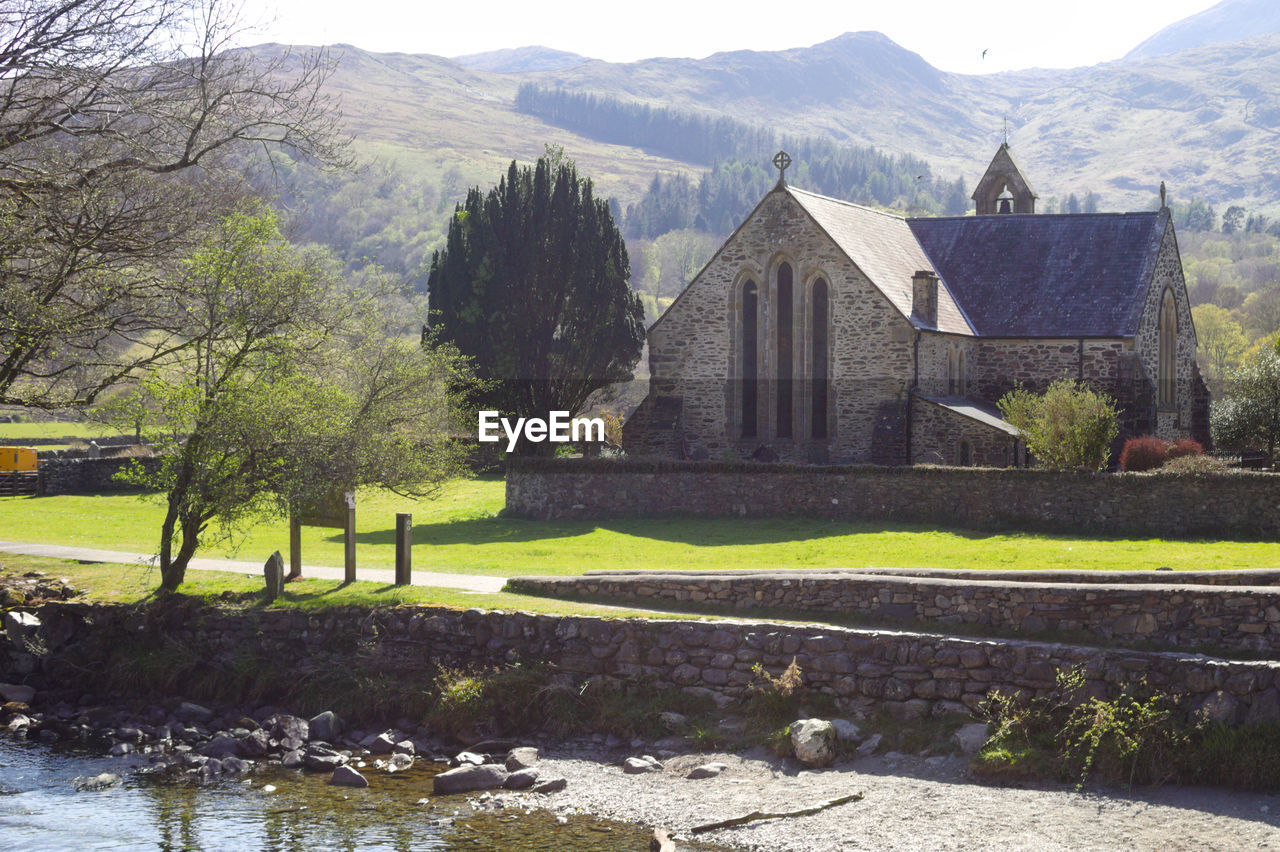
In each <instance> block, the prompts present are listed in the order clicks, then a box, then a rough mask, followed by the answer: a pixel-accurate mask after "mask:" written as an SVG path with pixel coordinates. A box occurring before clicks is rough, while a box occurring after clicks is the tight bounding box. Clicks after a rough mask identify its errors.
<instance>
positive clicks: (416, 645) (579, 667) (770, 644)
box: [4, 603, 1280, 723]
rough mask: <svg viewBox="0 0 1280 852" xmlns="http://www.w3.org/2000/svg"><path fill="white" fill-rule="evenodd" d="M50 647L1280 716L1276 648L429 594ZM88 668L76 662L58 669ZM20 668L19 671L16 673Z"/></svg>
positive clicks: (208, 619)
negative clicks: (1207, 653) (964, 634)
mask: <svg viewBox="0 0 1280 852" xmlns="http://www.w3.org/2000/svg"><path fill="white" fill-rule="evenodd" d="M37 615H38V617H39V618H40V620H41V626H40V628H39V631H38V640H39V641H38V643H37V644H38V645H40V646H41V647H43V648H45V649H48V652H49V653H48V656H46V657H44V658H34V657H31V656H30V655H22V654H19V655H18V660H17V662H13V661H12V658H11V663H10V669H11V671H9V672H6V673H4V676H5V677H6V678H8V679H10V680H12V679H14V678H20V679H21V680H22V682H31V681H33V680H38V679H40V678H41V677H42V676H45V675H47V677H48V679H49V680H50V681H52V683H50V684H48V685H46V688H56V689H57V690H60V691H61V693H62V695H63V697H64V698H65V699H66V700H73V699H74V697H75V696H74V695H71V693H75V692H76V691H77V690H88V689H94V688H95V685H94V684H93V682H92V681H93V676H92V672H94V671H101V670H103V668H104V666H105V665H107V664H108V663H107V660H109V657H107V656H104V655H108V654H110V653H111V652H112V650H113V649H115V648H117V647H129V643H138V642H142V643H144V644H146V646H147V647H149V648H154V649H157V650H158V649H162V648H164V647H165V646H166V645H167V644H169V643H175V644H176V646H180V647H182V648H183V649H184V650H185V651H186V652H190V653H194V654H197V655H199V656H200V658H201V659H202V660H205V661H207V663H208V665H210V666H215V667H221V668H225V669H228V670H231V669H233V668H234V667H236V666H241V665H245V664H252V663H253V661H254V660H255V659H256V660H262V661H270V663H271V664H272V665H275V666H279V667H283V669H284V670H288V671H291V672H293V673H295V674H296V676H297V677H305V676H307V675H309V674H311V673H314V672H316V671H317V670H318V669H320V668H321V667H323V666H326V665H328V666H333V665H339V666H347V667H354V668H356V669H358V670H359V671H360V672H361V673H362V674H363V673H367V674H370V675H372V674H376V673H391V674H396V673H405V672H416V673H429V672H430V669H431V668H432V667H434V666H435V665H436V664H438V663H443V664H447V665H451V666H459V665H471V666H476V665H497V664H502V663H510V662H516V661H527V662H546V663H549V664H551V665H553V666H555V667H556V668H557V669H558V670H559V671H560V672H561V673H562V676H563V677H564V678H565V679H566V680H567V682H568V683H570V684H574V685H577V684H581V683H582V682H583V681H585V680H587V679H588V678H591V677H595V676H609V677H616V678H620V679H624V680H625V681H627V682H629V683H635V682H636V681H638V680H641V679H649V680H648V681H647V682H648V683H651V684H652V685H653V686H656V687H664V686H669V687H675V688H679V689H684V690H687V691H691V692H694V693H698V694H703V695H706V696H709V697H711V698H714V699H716V700H717V701H719V702H721V703H723V704H728V703H731V702H734V701H738V700H740V699H742V698H743V697H744V696H745V695H747V694H748V691H749V690H748V685H749V684H750V683H751V681H752V679H753V674H752V668H753V667H754V666H756V665H760V666H763V667H764V668H765V669H766V670H768V671H769V672H771V673H774V674H778V673H781V672H782V671H783V670H784V669H785V668H786V666H787V665H788V664H789V663H790V662H791V661H792V659H793V658H794V659H795V661H796V663H797V664H798V665H799V666H800V669H801V671H802V674H803V679H804V682H805V684H806V686H807V687H809V688H811V689H815V690H818V691H820V692H823V693H826V694H828V695H831V696H833V697H834V698H835V699H836V701H837V703H838V704H840V703H844V702H846V701H848V700H850V699H864V698H870V699H874V700H876V701H877V702H881V703H883V704H884V705H885V706H886V708H887V709H888V710H889V711H890V712H893V713H895V714H898V715H899V716H902V717H911V716H920V715H927V714H931V713H939V712H947V711H955V712H961V711H965V710H971V709H973V708H976V707H978V706H979V705H980V704H981V702H982V701H983V699H984V697H985V696H986V695H988V693H990V692H991V691H992V690H996V689H998V690H1003V691H1006V692H1011V691H1016V690H1020V691H1026V692H1030V693H1040V692H1043V691H1045V690H1048V689H1050V688H1052V687H1053V686H1054V678H1055V674H1056V672H1057V671H1058V670H1059V669H1061V668H1066V667H1076V666H1079V667H1081V669H1082V671H1083V672H1084V675H1085V677H1086V679H1087V688H1088V689H1089V690H1090V691H1091V692H1092V693H1093V694H1098V695H1106V694H1115V693H1116V692H1118V691H1119V690H1120V689H1122V688H1123V687H1125V686H1126V685H1130V684H1135V683H1137V682H1140V681H1145V682H1146V683H1147V684H1148V685H1149V686H1151V687H1153V688H1156V689H1161V690H1164V691H1166V692H1169V693H1172V694H1176V695H1180V696H1182V697H1183V701H1182V704H1183V706H1184V707H1185V708H1186V710H1187V711H1188V712H1206V713H1208V714H1209V715H1210V716H1211V717H1212V718H1215V719H1221V720H1223V721H1228V722H1233V723H1238V722H1256V721H1266V720H1273V719H1280V693H1278V692H1277V687H1278V686H1280V663H1277V662H1235V661H1223V660H1214V659H1209V658H1206V657H1201V656H1190V655H1185V654H1176V653H1152V652H1139V651H1127V650H1098V649H1089V648H1076V647H1068V646H1062V645H1055V644H1046V643H1036V642H1024V641H990V640H977V639H965V638H951V637H945V636H935V635H921V634H911V633H901V632H892V631H877V630H855V629H846V628H839V627H828V626H820V625H788V624H778V623H769V622H750V621H715V622H709V621H670V620H651V619H601V618H586V617H561V616H550V615H533V614H528V613H512V612H482V611H479V610H467V611H465V612H461V611H457V610H448V609H440V608H428V607H396V608H376V609H372V610H370V609H363V608H356V607H348V608H337V609H333V610H326V611H324V612H321V613H307V612H298V611H247V612H246V611H238V610H237V611H225V610H218V609H215V608H203V607H193V606H191V605H185V604H184V605H179V606H173V605H155V606H152V607H150V608H148V609H143V610H140V609H136V608H133V607H126V606H121V605H101V604H100V605H83V604H74V603H50V604H46V605H45V606H43V607H41V608H40V609H39V610H38V612H37ZM71 672H78V674H75V676H74V677H72V676H64V675H66V674H68V673H71ZM15 682H16V681H15Z"/></svg>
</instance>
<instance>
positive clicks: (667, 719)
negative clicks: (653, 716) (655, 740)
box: [658, 710, 689, 731]
mask: <svg viewBox="0 0 1280 852" xmlns="http://www.w3.org/2000/svg"><path fill="white" fill-rule="evenodd" d="M658 721H660V722H662V726H663V727H664V728H666V729H667V730H668V731H683V730H684V729H685V728H686V727H688V725H689V718H688V717H687V716H684V715H682V714H680V713H673V712H672V711H670V710H667V711H665V712H662V713H659V714H658Z"/></svg>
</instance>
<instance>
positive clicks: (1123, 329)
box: [906, 211, 1168, 337]
mask: <svg viewBox="0 0 1280 852" xmlns="http://www.w3.org/2000/svg"><path fill="white" fill-rule="evenodd" d="M1167 221H1168V214H1167V213H1165V212H1163V211H1162V212H1158V213H1098V214H1085V215H1050V216H1045V215H1007V214H1006V215H995V216H965V217H952V218H940V219H908V220H906V222H907V224H908V226H909V228H910V229H911V232H912V233H913V234H914V235H915V238H916V239H917V240H919V244H920V247H921V248H922V249H923V250H924V253H925V254H926V255H927V256H928V258H929V261H930V264H931V266H932V268H933V269H934V270H936V271H937V273H938V275H939V277H941V279H942V280H943V282H945V283H946V285H947V288H948V289H949V290H950V291H951V293H952V295H953V296H954V298H955V301H956V303H958V305H959V306H960V308H961V309H962V310H963V311H964V315H965V317H966V318H967V319H968V321H969V324H970V325H971V326H972V328H973V330H974V332H975V333H977V334H978V335H980V336H983V337H1131V336H1133V335H1134V334H1135V333H1136V332H1137V329H1138V321H1139V318H1140V315H1141V312H1142V306H1143V304H1144V302H1145V296H1146V292H1147V288H1148V286H1149V285H1150V282H1151V280H1152V277H1153V276H1154V274H1155V263H1156V256H1157V255H1158V254H1159V251H1160V242H1161V239H1162V238H1163V235H1164V230H1165V225H1166V223H1167ZM907 286H908V287H910V280H909V279H908V281H907Z"/></svg>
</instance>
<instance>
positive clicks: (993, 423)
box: [920, 395, 1022, 438]
mask: <svg viewBox="0 0 1280 852" xmlns="http://www.w3.org/2000/svg"><path fill="white" fill-rule="evenodd" d="M920 399H923V400H924V401H925V402H931V403H933V404H934V405H936V406H938V407H939V408H945V409H946V410H947V411H950V412H951V413H953V414H958V415H960V416H961V417H967V418H968V419H970V420H976V421H977V422H979V423H981V424H982V425H984V426H990V427H991V428H992V429H999V430H1000V431H1001V432H1004V433H1006V434H1009V435H1012V436H1014V437H1015V438H1016V437H1019V436H1021V435H1022V433H1021V432H1019V431H1018V429H1017V427H1016V426H1014V425H1013V424H1012V423H1010V422H1009V421H1008V420H1005V419H1004V418H1003V417H1001V416H1000V410H999V409H998V408H995V407H993V406H990V405H985V404H983V403H980V402H975V401H974V400H972V399H969V398H967V397H962V396H923V395H921V397H920Z"/></svg>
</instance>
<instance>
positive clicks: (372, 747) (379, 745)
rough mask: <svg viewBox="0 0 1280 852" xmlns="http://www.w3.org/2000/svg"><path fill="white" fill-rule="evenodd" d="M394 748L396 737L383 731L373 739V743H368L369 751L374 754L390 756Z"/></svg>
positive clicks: (389, 732)
mask: <svg viewBox="0 0 1280 852" xmlns="http://www.w3.org/2000/svg"><path fill="white" fill-rule="evenodd" d="M395 747H396V737H395V734H393V733H392V732H391V731H384V732H383V733H381V734H378V735H377V736H376V737H374V738H373V742H371V743H369V746H368V748H369V751H371V752H373V753H374V754H391V752H392V750H393V749H394V748H395Z"/></svg>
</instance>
